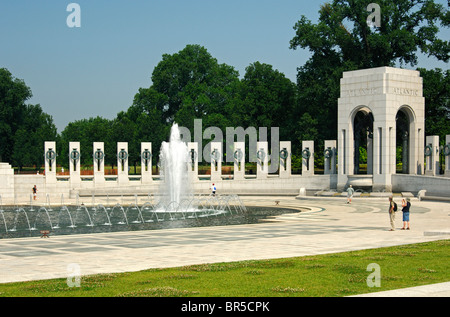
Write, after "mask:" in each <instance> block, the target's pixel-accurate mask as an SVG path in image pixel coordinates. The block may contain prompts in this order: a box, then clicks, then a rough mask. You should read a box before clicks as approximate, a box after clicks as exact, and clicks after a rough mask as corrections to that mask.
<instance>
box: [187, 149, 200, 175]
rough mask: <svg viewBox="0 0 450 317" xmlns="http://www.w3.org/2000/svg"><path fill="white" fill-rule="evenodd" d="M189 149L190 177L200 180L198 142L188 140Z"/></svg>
mask: <svg viewBox="0 0 450 317" xmlns="http://www.w3.org/2000/svg"><path fill="white" fill-rule="evenodd" d="M187 145H188V151H189V169H188V171H189V173H188V176H189V179H191V180H193V181H198V155H199V153H198V143H197V142H188V144H187Z"/></svg>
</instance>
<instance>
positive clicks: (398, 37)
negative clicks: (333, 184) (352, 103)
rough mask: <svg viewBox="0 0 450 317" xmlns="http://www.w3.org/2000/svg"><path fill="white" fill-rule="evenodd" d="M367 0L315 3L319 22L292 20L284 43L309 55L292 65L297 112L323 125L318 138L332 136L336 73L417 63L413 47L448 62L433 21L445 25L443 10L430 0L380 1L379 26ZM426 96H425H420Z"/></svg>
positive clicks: (448, 48) (445, 46)
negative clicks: (373, 23)
mask: <svg viewBox="0 0 450 317" xmlns="http://www.w3.org/2000/svg"><path fill="white" fill-rule="evenodd" d="M371 2H372V1H370V0H365V1H353V0H333V1H332V2H331V3H326V4H324V5H322V6H321V8H320V11H319V22H318V23H317V24H313V23H312V22H311V21H309V20H308V19H307V18H306V17H305V16H302V17H301V18H300V20H299V21H298V22H297V23H296V24H295V26H294V30H295V36H294V38H293V39H292V40H291V41H290V48H291V49H297V48H299V47H300V48H303V49H309V50H310V51H311V54H312V55H311V58H310V59H309V60H308V61H307V62H306V64H305V65H304V66H302V67H300V68H298V74H297V86H298V110H297V112H298V113H299V115H297V117H301V116H303V114H305V113H309V114H310V115H314V117H315V118H317V120H318V122H320V123H321V124H326V126H327V127H328V129H320V130H319V135H318V137H319V139H322V140H323V139H335V138H336V131H337V126H336V124H337V122H336V121H337V100H338V98H339V87H340V85H339V81H340V78H341V76H342V72H344V71H351V70H356V69H363V68H371V67H380V66H394V65H396V63H400V64H401V65H406V64H409V65H411V66H415V65H416V64H417V54H418V52H419V51H421V52H423V53H425V54H428V56H430V57H431V56H433V57H435V58H437V59H438V60H443V61H446V62H447V61H448V60H449V51H450V46H449V43H448V41H444V40H442V39H440V38H438V32H439V24H440V25H441V26H444V27H448V25H449V12H448V11H447V10H445V9H444V8H443V7H442V6H441V5H439V4H436V3H434V1H432V0H412V1H411V0H395V1H392V0H389V1H388V0H380V1H377V4H379V5H380V12H381V26H380V27H379V28H374V27H369V25H368V24H367V17H368V15H369V12H367V6H368V4H369V3H371ZM425 97H426V96H425Z"/></svg>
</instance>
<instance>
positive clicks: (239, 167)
mask: <svg viewBox="0 0 450 317" xmlns="http://www.w3.org/2000/svg"><path fill="white" fill-rule="evenodd" d="M233 161H234V171H233V173H234V174H233V175H234V176H233V177H234V180H243V179H245V142H234V150H233Z"/></svg>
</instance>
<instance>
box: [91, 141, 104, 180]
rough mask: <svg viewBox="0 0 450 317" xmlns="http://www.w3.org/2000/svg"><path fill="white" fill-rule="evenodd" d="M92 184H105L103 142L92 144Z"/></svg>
mask: <svg viewBox="0 0 450 317" xmlns="http://www.w3.org/2000/svg"><path fill="white" fill-rule="evenodd" d="M92 155H93V158H92V160H93V162H94V183H95V184H103V183H105V145H104V143H103V142H94V144H93V154H92Z"/></svg>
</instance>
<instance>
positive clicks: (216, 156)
mask: <svg viewBox="0 0 450 317" xmlns="http://www.w3.org/2000/svg"><path fill="white" fill-rule="evenodd" d="M222 154H223V153H222V142H211V181H212V182H218V181H221V180H222Z"/></svg>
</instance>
